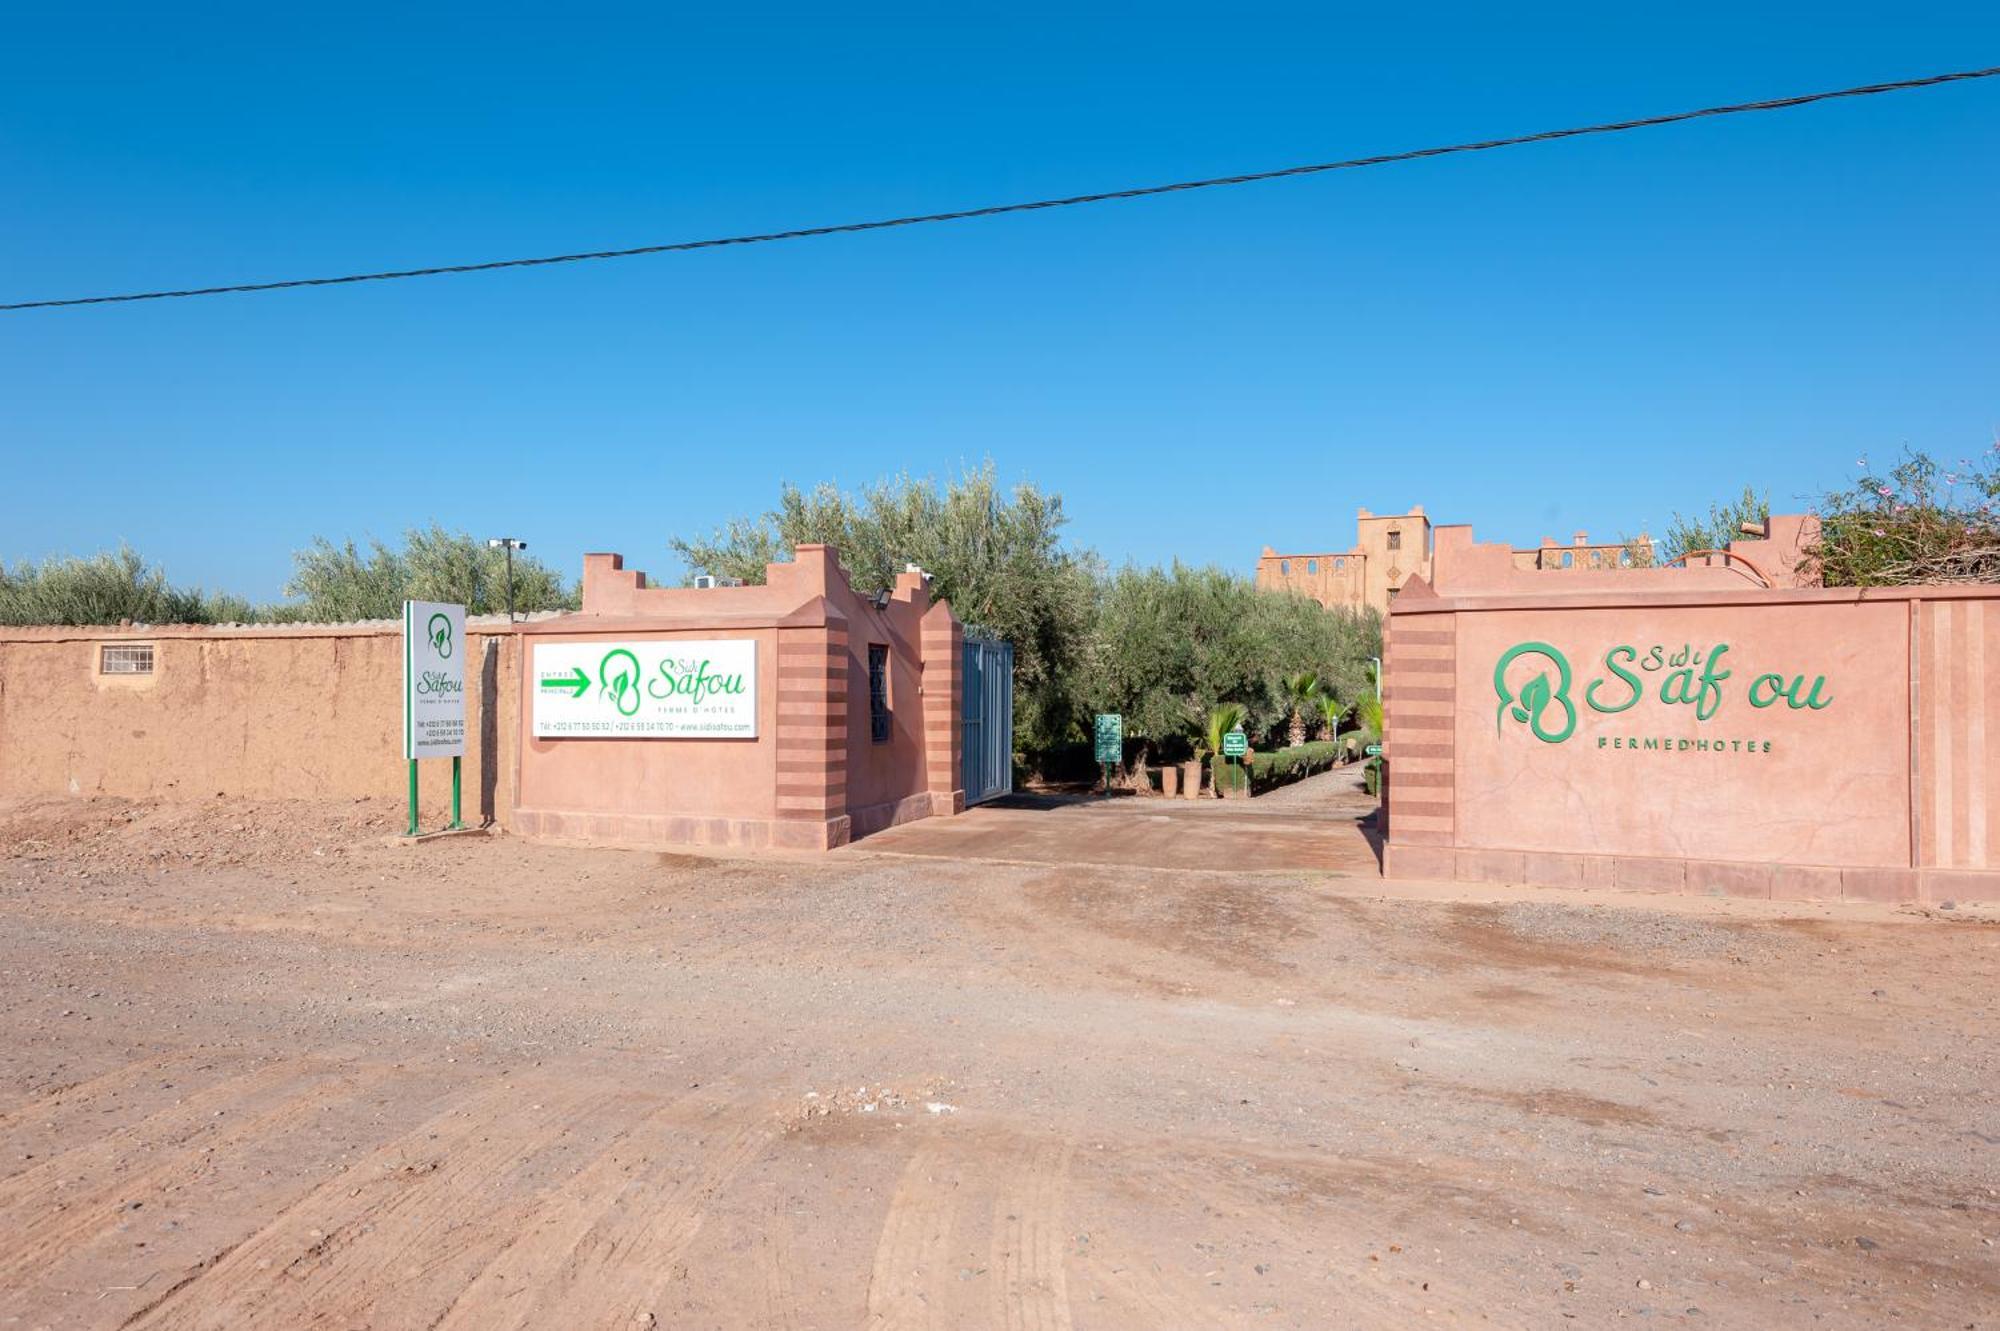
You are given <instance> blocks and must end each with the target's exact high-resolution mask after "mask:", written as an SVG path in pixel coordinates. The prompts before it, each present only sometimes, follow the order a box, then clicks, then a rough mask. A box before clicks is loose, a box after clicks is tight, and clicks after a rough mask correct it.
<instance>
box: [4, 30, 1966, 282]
mask: <svg viewBox="0 0 2000 1331" xmlns="http://www.w3.org/2000/svg"><path fill="white" fill-rule="evenodd" d="M1996 75H2000V65H1996V66H1993V67H1991V68H1987V69H1967V70H1959V71H1956V72H1954V73H1949V74H1931V75H1928V76H1926V77H1923V78H1913V79H1898V80H1896V81H1895V82H1893V83H1869V84H1863V85H1861V86H1859V87H1853V88H1838V89H1835V90H1833V91H1831V92H1810V93H1804V94H1801V95H1799V96H1796V97H1774V98H1769V99H1767V100H1764V101H1758V102H1737V103H1734V104H1732V105H1729V106H1709V107H1703V108H1701V109H1700V110H1697V111H1675V112H1671V113H1669V114H1667V115H1657V116H1645V117H1642V118H1640V119H1637V120H1614V121H1610V122H1608V123H1605V124H1601V125H1582V126H1578V127H1576V128H1573V129H1550V130H1543V131H1541V132H1540V133H1538V134H1519V135H1515V136H1513V137H1510V138H1504V139H1483V140H1478V141H1475V142H1470V143H1453V144H1447V145H1444V146H1442V147H1435V148H1413V149H1410V150H1409V151H1406V152H1395V153H1380V154H1377V155H1375V156H1372V157H1350V158H1347V159H1345V160H1343V161H1338V162H1315V163H1311V164H1309V165H1306V166H1287V167H1281V168H1279V169H1277V170H1274V171H1249V172H1245V173H1243V174H1241V175H1233V176H1211V177H1209V178H1207V179H1205V180H1182V181H1176V182H1174V183H1173V184H1169V185H1142V186H1139V187H1137V188H1134V189H1120V190H1106V191H1103V192H1101V193H1097V194H1072V195H1070V196H1068V197H1066V198H1058V199H1037V200H1034V201H1032V202H1028V203H1000V204H992V205H989V206H987V207H984V208H966V209H961V210H959V211H956V212H943V213H921V214H918V215H915V216H911V217H890V218H883V219H879V220H876V221H871V222H842V223H837V224H835V225H832V226H812V227H800V228H797V229H795V230H791V231H766V232H762V233H759V234H755V235H747V236H721V237H717V238H714V239H710V240H683V241H676V242H674V243H671V244H665V245H637V246H633V247H632V248H630V249H618V250H591V251H586V252H584V253H580V254H552V255H545V256H542V257H540V258H533V259H495V260H492V261H489V262H486V263H457V264H440V265H437V266H435V267H430V268H402V269H395V270H391V271H388V272H380V273H349V274H346V275H344V276H340V277H299V278H292V279H290V280H288V281H282V282H241V283H236V284H234V285H231V286H212V287H190V288H187V289H185V290H180V291H139V292H131V293H127V294H124V295H115V296H74V297H70V298H68V299H64V300H24V301H15V302H12V303H9V304H0V312H5V311H18V310H47V309H58V308H62V307H65V306H72V305H116V304H122V303H126V302H130V301H141V300H178V299H182V298H184V297H189V296H225V295H234V294H239V293H243V292H253V291H285V290H289V289H291V288H294V287H330V286H343V285H346V284H348V283H352V282H393V281H397V280H400V279H402V278H406V277H441V276H444V275H445V274H448V273H490V272H494V271H497V270H499V269H502V268H539V267H544V266H546V265H549V264H557V263H583V262H585V261H588V260H593V259H630V258H636V257H637V256H639V255H642V254H678V253H685V252H687V251H689V250H708V249H720V248H722V247H724V246H728V245H764V244H770V243H772V242H775V241H781V240H808V239H812V238H814V237H818V236H840V235H850V234H853V233H856V232H862V231H883V230H887V229H889V228H891V227H902V226H919V225H922V224H924V223H928V222H964V221H970V220H971V219H973V218H978V217H1001V216H1004V215H1006V214H1009V213H1029V212H1039V211H1042V210H1044V209H1049V208H1073V207H1077V206H1078V205H1081V204H1087V203H1112V202H1116V201H1120V200H1124V199H1144V198H1150V197H1152V196H1154V195H1158V194H1180V193H1185V192H1187V191H1189V190H1198V189H1215V188H1218V187H1221V186H1224V185H1249V184H1254V183H1256V182H1258V181H1265V180H1284V179H1288V178H1290V177H1293V176H1310V175H1318V174H1321V173H1323V172H1328V171H1349V170H1354V169H1357V168H1360V167H1367V166H1387V165H1389V164H1391V163H1394V162H1414V161H1418V160H1421V159H1423V158H1427V157H1445V156H1449V155H1451V154H1454V153H1474V152H1487V151H1490V150H1492V149H1495V148H1518V147H1521V146H1523V145H1526V144H1530V143H1549V142H1552V141H1554V140H1557V139H1574V138H1579V137H1582V136H1584V135H1587V134H1622V133H1625V132H1627V131H1629V130H1635V129H1650V128H1652V127H1654V126H1658V125H1674V124H1680V123H1682V122H1684V121H1689V120H1704V119H1710V118H1713V117H1716V116H1733V115H1743V114H1745V113H1747V112H1752V111H1782V110H1788V109H1790V108H1792V107H1797V106H1809V105H1811V104H1812V103H1815V102H1827V101H1833V100H1835V99H1838V98H1847V97H1873V96H1877V95H1879V94H1882V93H1890V92H1907V91H1910V90H1912V89H1916V88H1935V87H1938V86H1940V85H1943V84H1948V83H1963V82H1966V81H1968V80H1972V79H1990V78H1993V77H1995V76H1996Z"/></svg>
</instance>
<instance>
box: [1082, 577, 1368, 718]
mask: <svg viewBox="0 0 2000 1331" xmlns="http://www.w3.org/2000/svg"><path fill="white" fill-rule="evenodd" d="M1093 636H1094V643H1093V650H1092V668H1091V672H1090V679H1089V687H1088V691H1087V692H1088V698H1089V701H1090V703H1091V706H1092V707H1093V708H1094V709H1096V710H1101V711H1107V712H1122V713H1123V714H1124V716H1125V733H1126V734H1127V735H1128V736H1130V737H1132V738H1135V739H1139V740H1144V741H1147V742H1149V743H1150V744H1152V745H1153V746H1154V747H1155V748H1159V747H1166V748H1168V749H1174V748H1175V747H1176V745H1177V742H1178V741H1179V739H1180V738H1181V737H1182V736H1184V735H1185V733H1186V728H1187V719H1188V718H1189V717H1205V716H1206V715H1207V714H1208V713H1209V712H1210V711H1212V710H1213V709H1214V708H1215V707H1216V706H1217V705H1218V704H1220V703H1225V702H1230V703H1238V704H1241V705H1242V707H1243V709H1244V723H1245V725H1246V727H1247V728H1249V729H1251V730H1254V731H1256V732H1258V733H1260V734H1261V733H1265V732H1268V731H1269V730H1270V729H1271V728H1272V727H1273V726H1277V725H1280V724H1283V723H1285V722H1286V721H1287V720H1288V719H1289V716H1290V702H1289V695H1288V693H1287V692H1286V686H1285V680H1286V677H1287V676H1289V675H1296V674H1299V673H1303V672H1306V671H1311V672H1313V673H1314V674H1316V676H1317V677H1318V680H1319V682H1320V687H1321V688H1322V689H1324V690H1327V691H1330V692H1332V693H1334V694H1335V695H1342V694H1345V695H1347V696H1355V695H1356V694H1358V693H1359V692H1360V685H1361V682H1362V680H1363V679H1364V678H1365V671H1366V662H1367V658H1368V657H1370V656H1372V655H1376V654H1379V653H1380V651H1381V640H1382V628H1381V620H1380V618H1379V617H1378V616H1377V615H1376V614H1375V612H1374V611H1372V610H1363V611H1346V610H1327V609H1325V608H1323V607H1322V606H1320V605H1319V603H1318V602H1316V601H1313V600H1311V599H1310V598H1307V597H1303V596H1296V595H1292V594H1289V593H1284V592H1267V591H1259V590H1258V589H1257V588H1256V587H1255V586H1254V585H1253V584H1252V583H1251V582H1250V580H1249V579H1247V578H1243V577H1240V576H1237V575H1235V574H1232V573H1229V572H1226V571H1224V570H1222V569H1217V568H1190V567H1188V566H1187V565H1184V564H1179V563H1176V564H1175V565H1174V566H1173V567H1172V568H1169V569H1159V568H1126V569H1122V570H1120V571H1119V572H1118V573H1117V574H1116V575H1115V576H1113V577H1112V578H1111V579H1110V580H1109V581H1108V582H1107V583H1106V585H1105V587H1104V591H1103V595H1102V596H1101V598H1100V615H1099V619H1098V623H1097V627H1096V632H1095V634H1094V635H1093Z"/></svg>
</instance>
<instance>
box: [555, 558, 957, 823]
mask: <svg viewBox="0 0 2000 1331" xmlns="http://www.w3.org/2000/svg"><path fill="white" fill-rule="evenodd" d="M600 638H623V639H669V640H670V639H674V638H697V639H704V638H748V639H752V640H754V641H756V642H757V643H758V652H759V676H760V682H759V686H758V688H759V696H758V711H759V726H758V734H757V736H756V737H755V738H754V739H749V738H745V739H713V740H710V739H673V740H616V739H585V738H551V739H538V738H536V737H535V735H534V733H533V718H532V711H533V699H532V690H533V687H534V680H533V678H532V677H531V676H532V673H533V669H532V659H533V652H534V645H535V644H536V643H537V642H538V641H588V640H592V639H600ZM961 639H962V630H961V629H960V627H959V624H958V621H957V619H956V618H955V617H954V616H953V614H952V611H951V607H950V606H949V605H948V604H947V603H945V602H943V601H937V602H933V601H932V600H931V597H930V590H929V584H928V582H927V580H926V578H925V577H924V575H923V574H922V573H920V572H917V571H915V570H912V571H910V572H906V573H904V574H902V575H901V576H899V577H898V579H897V582H896V586H895V587H894V588H893V590H892V591H891V592H890V593H889V594H888V595H887V596H884V597H882V598H879V599H873V598H868V597H864V596H861V595H859V594H857V593H856V592H854V590H853V589H852V588H851V587H850V586H849V584H848V581H847V576H846V573H845V572H844V571H843V570H842V569H841V567H840V562H839V560H838V558H837V557H836V556H835V554H834V552H833V551H832V550H831V549H830V548H828V547H826V546H823V545H815V544H805V545H801V546H799V547H798V549H797V550H796V551H795V552H794V558H793V559H791V560H790V561H787V562H783V563H776V564H771V565H769V566H768V567H767V570H766V581H765V582H764V583H762V584H760V585H757V586H749V587H728V588H712V589H699V590H697V589H692V588H679V587H651V586H649V585H647V582H646V577H645V575H644V574H643V573H640V572H638V571H636V570H630V569H627V568H625V566H624V560H623V559H622V558H621V557H619V556H617V555H613V554H593V555H586V556H585V557H584V578H583V609H582V611H581V612H580V613H577V614H574V615H564V616H560V617H557V618H554V619H550V620H547V621H544V622H542V623H540V624H536V625H534V626H532V627H531V628H529V629H527V630H526V631H525V633H524V644H525V645H524V651H525V652H526V653H527V654H528V659H529V661H530V666H529V668H528V669H527V670H524V671H523V672H521V674H520V675H519V676H518V677H517V689H518V691H519V701H518V705H517V709H516V716H517V725H518V727H519V741H518V745H517V749H516V764H517V770H518V773H519V775H518V779H517V783H516V788H517V789H518V790H519V791H520V792H521V795H520V801H521V802H520V807H519V808H518V809H517V811H516V826H517V828H518V830H520V831H521V832H523V833H525V834H527V835H530V836H537V837H542V838H546V839H551V840H565V841H579V840H580V841H591V842H596V843H600V844H621V845H636V846H655V845H679V844H696V845H713V846H736V847H747V848H757V847H767V846H769V847H780V848H787V849H798V850H826V849H831V848H833V847H836V846H841V845H845V844H847V843H848V842H849V841H851V840H853V839H854V838H856V837H861V836H867V835H869V834H870V833H872V832H877V831H880V830H882V829H883V828H886V827H890V826H893V825H895V824H898V823H903V822H908V821H911V820H913V819H917V818H925V817H932V816H939V815H942V816H950V815H952V814H955V813H958V812H960V811H962V810H963V809H964V807H965V792H964V789H963V786H962V784H961V781H960V776H959V767H958V763H957V755H958V751H959V743H960V741H959V739H958V735H957V728H958V725H959V711H960V700H959V696H958V678H959V661H958V647H959V643H960V642H961ZM871 646H872V647H880V648H882V649H884V651H885V654H886V663H887V670H888V693H889V713H890V715H889V733H888V735H887V737H886V738H885V739H883V740H880V741H878V740H876V739H875V738H874V737H873V734H872V729H871V714H870V699H869V692H868V690H869V649H870V648H871Z"/></svg>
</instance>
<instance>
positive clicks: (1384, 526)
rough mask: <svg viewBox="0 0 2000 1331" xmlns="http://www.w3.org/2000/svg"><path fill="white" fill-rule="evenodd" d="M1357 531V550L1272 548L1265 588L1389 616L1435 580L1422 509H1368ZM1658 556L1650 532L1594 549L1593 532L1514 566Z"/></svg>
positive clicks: (1624, 564) (1263, 564) (1600, 565)
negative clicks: (1405, 592)
mask: <svg viewBox="0 0 2000 1331" xmlns="http://www.w3.org/2000/svg"><path fill="white" fill-rule="evenodd" d="M1354 529H1355V530H1354V546H1353V548H1352V549H1348V550H1311V551H1303V552H1299V553H1296V554H1283V553H1280V552H1279V551H1277V550H1274V549H1272V548H1271V547H1270V546H1268V545H1267V546H1265V547H1264V553H1263V555H1262V556H1260V557H1259V558H1258V560H1257V586H1258V587H1260V588H1262V589H1264V590H1266V591H1290V592H1298V593H1301V594H1303V595H1306V596H1310V597H1312V598H1313V599H1314V600H1315V601H1318V602H1319V603H1320V604H1321V605H1323V606H1325V607H1327V608H1328V609H1329V610H1332V609H1336V608H1340V607H1346V608H1349V609H1359V608H1360V607H1362V606H1373V607H1374V608H1375V610H1376V611H1377V612H1378V613H1380V614H1383V615H1386V614H1388V613H1389V603H1390V602H1391V601H1394V600H1395V599H1396V596H1397V594H1398V593H1399V592H1401V591H1402V589H1403V585H1404V584H1405V583H1407V582H1408V581H1409V580H1410V579H1411V578H1412V577H1421V578H1423V579H1424V580H1425V581H1427V582H1428V581H1431V578H1432V573H1431V555H1432V549H1433V545H1432V535H1431V533H1432V524H1431V520H1430V518H1429V517H1428V516H1427V515H1426V514H1425V513H1424V506H1423V505H1422V504H1417V505H1414V506H1412V507H1411V509H1410V511H1409V512H1407V513H1382V514H1377V513H1371V512H1369V511H1368V510H1367V509H1365V508H1364V509H1360V510H1358V511H1357V513H1356V515H1355V521H1354ZM1635 549H1636V551H1637V553H1636V554H1635ZM1655 553H1656V552H1655V551H1654V549H1653V541H1652V538H1651V537H1650V536H1647V535H1645V534H1644V533H1641V534H1640V535H1639V536H1638V537H1637V538H1636V539H1634V540H1632V541H1630V542H1624V541H1614V542H1611V543H1610V544H1605V543H1602V542H1599V543H1595V544H1593V543H1592V542H1591V540H1590V536H1589V533H1587V532H1581V531H1580V532H1577V533H1575V534H1574V535H1573V536H1572V537H1571V538H1570V540H1569V541H1568V542H1567V543H1564V542H1560V541H1557V540H1555V539H1554V538H1553V537H1547V536H1545V537H1543V538H1542V543H1541V544H1540V545H1539V546H1535V547H1532V548H1529V549H1517V550H1515V551H1514V567H1515V568H1518V569H1530V570H1546V571H1548V572H1550V573H1567V572H1582V571H1585V570H1591V569H1594V570H1597V571H1599V572H1602V571H1604V570H1607V569H1617V568H1631V567H1633V566H1634V565H1635V564H1636V565H1638V566H1641V567H1644V566H1648V565H1651V564H1652V563H1653V562H1654V555H1655Z"/></svg>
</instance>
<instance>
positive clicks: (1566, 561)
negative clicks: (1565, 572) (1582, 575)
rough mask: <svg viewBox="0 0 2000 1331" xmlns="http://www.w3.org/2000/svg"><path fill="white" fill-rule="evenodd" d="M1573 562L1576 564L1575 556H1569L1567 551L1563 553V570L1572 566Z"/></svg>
mask: <svg viewBox="0 0 2000 1331" xmlns="http://www.w3.org/2000/svg"><path fill="white" fill-rule="evenodd" d="M1575 562H1576V556H1575V555H1573V554H1571V553H1570V552H1569V551H1567V550H1565V551H1563V567H1564V568H1568V567H1569V566H1570V565H1572V564H1574V563H1575Z"/></svg>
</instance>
